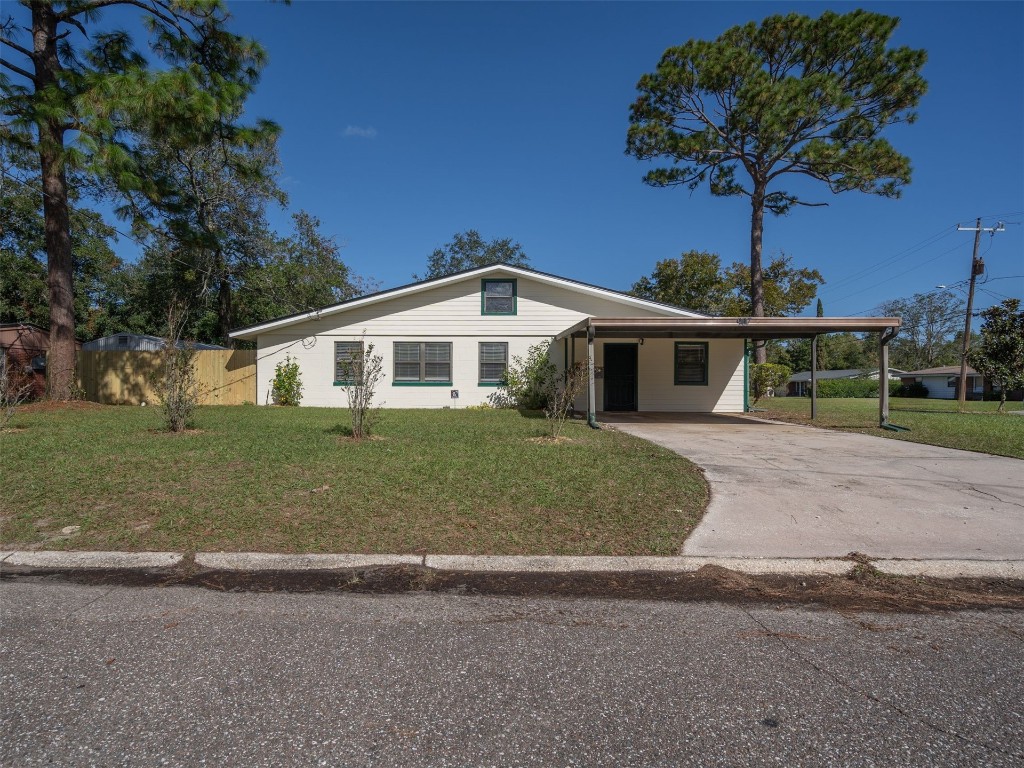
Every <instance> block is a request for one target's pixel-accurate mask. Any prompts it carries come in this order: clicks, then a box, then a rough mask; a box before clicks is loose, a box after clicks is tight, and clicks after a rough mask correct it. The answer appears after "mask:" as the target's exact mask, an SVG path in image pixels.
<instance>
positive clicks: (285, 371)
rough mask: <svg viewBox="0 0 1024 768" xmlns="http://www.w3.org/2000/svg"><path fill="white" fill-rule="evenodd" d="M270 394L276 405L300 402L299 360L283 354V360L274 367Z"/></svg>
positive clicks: (300, 377)
mask: <svg viewBox="0 0 1024 768" xmlns="http://www.w3.org/2000/svg"><path fill="white" fill-rule="evenodd" d="M271 396H272V397H273V398H274V402H275V403H276V404H277V405H298V404H299V403H300V402H302V374H301V373H300V372H299V361H298V360H296V359H295V358H294V357H292V356H291V355H285V357H284V360H282V361H281V362H280V363H278V364H277V365H276V366H275V367H274V380H273V381H272V382H271Z"/></svg>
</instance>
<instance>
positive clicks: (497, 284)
mask: <svg viewBox="0 0 1024 768" xmlns="http://www.w3.org/2000/svg"><path fill="white" fill-rule="evenodd" d="M899 325H900V321H899V319H898V318H806V319H804V318H735V317H729V318H718V317H707V316H704V315H700V314H698V313H696V312H691V311H688V310H685V309H680V308H678V307H672V306H668V305H665V304H660V303H658V302H654V301H648V300H645V299H640V298H637V297H635V296H631V295H629V294H626V293H622V292H619V291H614V290H610V289H607V288H600V287H598V286H594V285H590V284H587V283H582V282H579V281H576V280H571V279H568V278H564V277H558V276H556V275H551V274H547V273H544V272H538V271H535V270H532V269H526V268H523V267H514V266H510V265H506V264H495V265H492V266H487V267H479V268H475V269H470V270H466V271H464V272H459V273H456V274H452V275H447V276H444V277H440V278H435V279H432V280H426V281H423V282H419V283H414V284H411V285H405V286H402V287H399V288H393V289H391V290H386V291H381V292H379V293H374V294H370V295H368V296H362V297H359V298H356V299H351V300H348V301H344V302H341V303H340V304H335V305H332V306H329V307H324V308H322V309H317V310H312V311H308V312H302V313H299V314H295V315H290V316H288V317H282V318H278V319H275V320H270V321H267V322H264V323H260V324H258V325H254V326H250V327H247V328H240V329H237V330H235V331H232V332H231V337H232V338H234V339H244V340H253V341H255V342H256V349H257V363H256V366H257V367H256V376H257V398H258V402H259V403H260V404H268V403H270V402H271V394H270V393H271V380H272V379H273V377H274V369H275V366H276V365H277V364H278V363H280V362H282V361H284V360H285V358H286V356H290V357H292V358H293V359H294V360H295V361H297V363H298V365H299V370H300V373H301V377H302V385H303V398H302V405H311V406H331V407H339V406H343V405H344V404H345V402H346V400H345V394H344V392H343V389H342V388H343V387H345V385H346V382H344V381H342V380H341V374H340V371H341V370H343V366H344V363H345V361H346V360H347V359H348V357H349V356H350V355H351V354H352V352H353V350H358V349H359V345H361V344H365V345H367V346H368V345H370V344H372V345H373V353H374V354H375V355H380V356H381V357H382V358H383V369H384V373H385V379H384V381H383V383H382V385H381V386H379V388H378V390H377V392H376V401H377V403H378V404H380V405H384V406H386V407H389V408H443V407H465V406H469V405H479V404H483V403H486V402H488V396H489V395H491V394H492V393H494V392H495V390H496V388H497V387H499V386H500V384H501V382H502V380H503V378H504V373H505V368H506V366H507V365H508V364H509V362H510V361H511V360H512V359H513V358H514V357H516V356H518V357H525V355H526V354H527V351H528V350H529V348H530V347H531V346H532V345H535V344H537V343H539V342H551V344H550V348H549V357H550V359H551V360H552V362H554V364H555V365H556V366H557V367H558V368H559V369H560V370H564V368H565V367H566V366H568V365H571V364H572V363H574V362H576V361H583V362H588V367H589V370H590V372H591V374H592V375H591V377H590V379H591V381H590V385H589V388H588V392H587V394H586V395H585V396H584V397H583V398H581V401H580V402H579V403H578V407H579V408H580V409H581V410H583V409H585V410H586V411H587V413H588V414H589V416H590V418H591V419H593V416H594V414H595V413H596V412H597V411H676V412H680V411H682V412H686V411H688V412H702V413H741V412H743V411H744V410H745V409H746V382H745V379H746V372H747V366H746V362H747V347H748V344H747V340H748V339H765V338H801V337H807V336H811V335H814V334H818V333H829V332H833V331H839V330H843V331H846V330H850V331H854V330H864V331H882V330H886V329H890V330H892V331H893V333H894V331H895V329H896V328H898V327H899ZM890 338H891V337H890ZM887 340H888V339H887ZM882 349H883V350H887V348H886V347H885V346H884V345H883V346H882Z"/></svg>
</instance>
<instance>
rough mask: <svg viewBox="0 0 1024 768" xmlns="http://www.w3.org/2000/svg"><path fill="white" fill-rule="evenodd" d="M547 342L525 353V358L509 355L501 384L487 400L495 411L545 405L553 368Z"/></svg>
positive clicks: (555, 373)
mask: <svg viewBox="0 0 1024 768" xmlns="http://www.w3.org/2000/svg"><path fill="white" fill-rule="evenodd" d="M550 349H551V342H549V341H542V342H540V343H538V344H534V345H533V346H532V347H530V348H529V350H527V352H526V358H525V359H523V358H521V357H519V356H518V355H513V356H512V362H511V363H510V364H509V366H508V369H507V370H506V371H505V383H504V384H502V385H501V387H500V388H499V389H498V391H497V392H495V393H494V394H492V395H491V396H490V397H489V398H488V399H489V400H490V401H491V405H493V406H495V407H496V408H521V409H523V410H527V411H539V410H541V409H543V408H546V407H547V406H548V401H549V399H550V393H551V388H552V385H553V384H554V383H555V378H556V376H557V369H556V368H555V364H554V363H552V362H551V359H550V357H549V356H548V350H550Z"/></svg>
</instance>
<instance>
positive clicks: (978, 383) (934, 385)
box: [901, 365, 985, 400]
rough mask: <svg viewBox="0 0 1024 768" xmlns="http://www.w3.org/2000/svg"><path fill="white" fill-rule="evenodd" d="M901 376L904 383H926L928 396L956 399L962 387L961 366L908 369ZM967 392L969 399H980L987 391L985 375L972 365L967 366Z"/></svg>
mask: <svg viewBox="0 0 1024 768" xmlns="http://www.w3.org/2000/svg"><path fill="white" fill-rule="evenodd" d="M901 378H902V379H903V383H904V384H913V383H914V382H918V383H921V384H924V385H925V386H926V387H927V388H928V397H932V398H938V399H940V400H956V399H957V392H958V390H959V387H960V366H959V365H942V366H939V367H938V368H922V369H921V370H920V371H907V372H906V373H905V374H903V376H902V377H901ZM966 392H967V399H968V400H980V399H981V397H982V395H983V393H984V392H985V380H984V377H982V375H981V374H980V373H978V372H977V371H976V370H974V369H973V368H971V367H970V366H967V390H966Z"/></svg>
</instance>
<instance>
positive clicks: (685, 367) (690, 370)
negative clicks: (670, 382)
mask: <svg viewBox="0 0 1024 768" xmlns="http://www.w3.org/2000/svg"><path fill="white" fill-rule="evenodd" d="M675 383H676V384H683V385H685V384H693V385H698V386H699V385H706V384H707V383H708V345H707V342H703V341H677V342H676V347H675Z"/></svg>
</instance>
